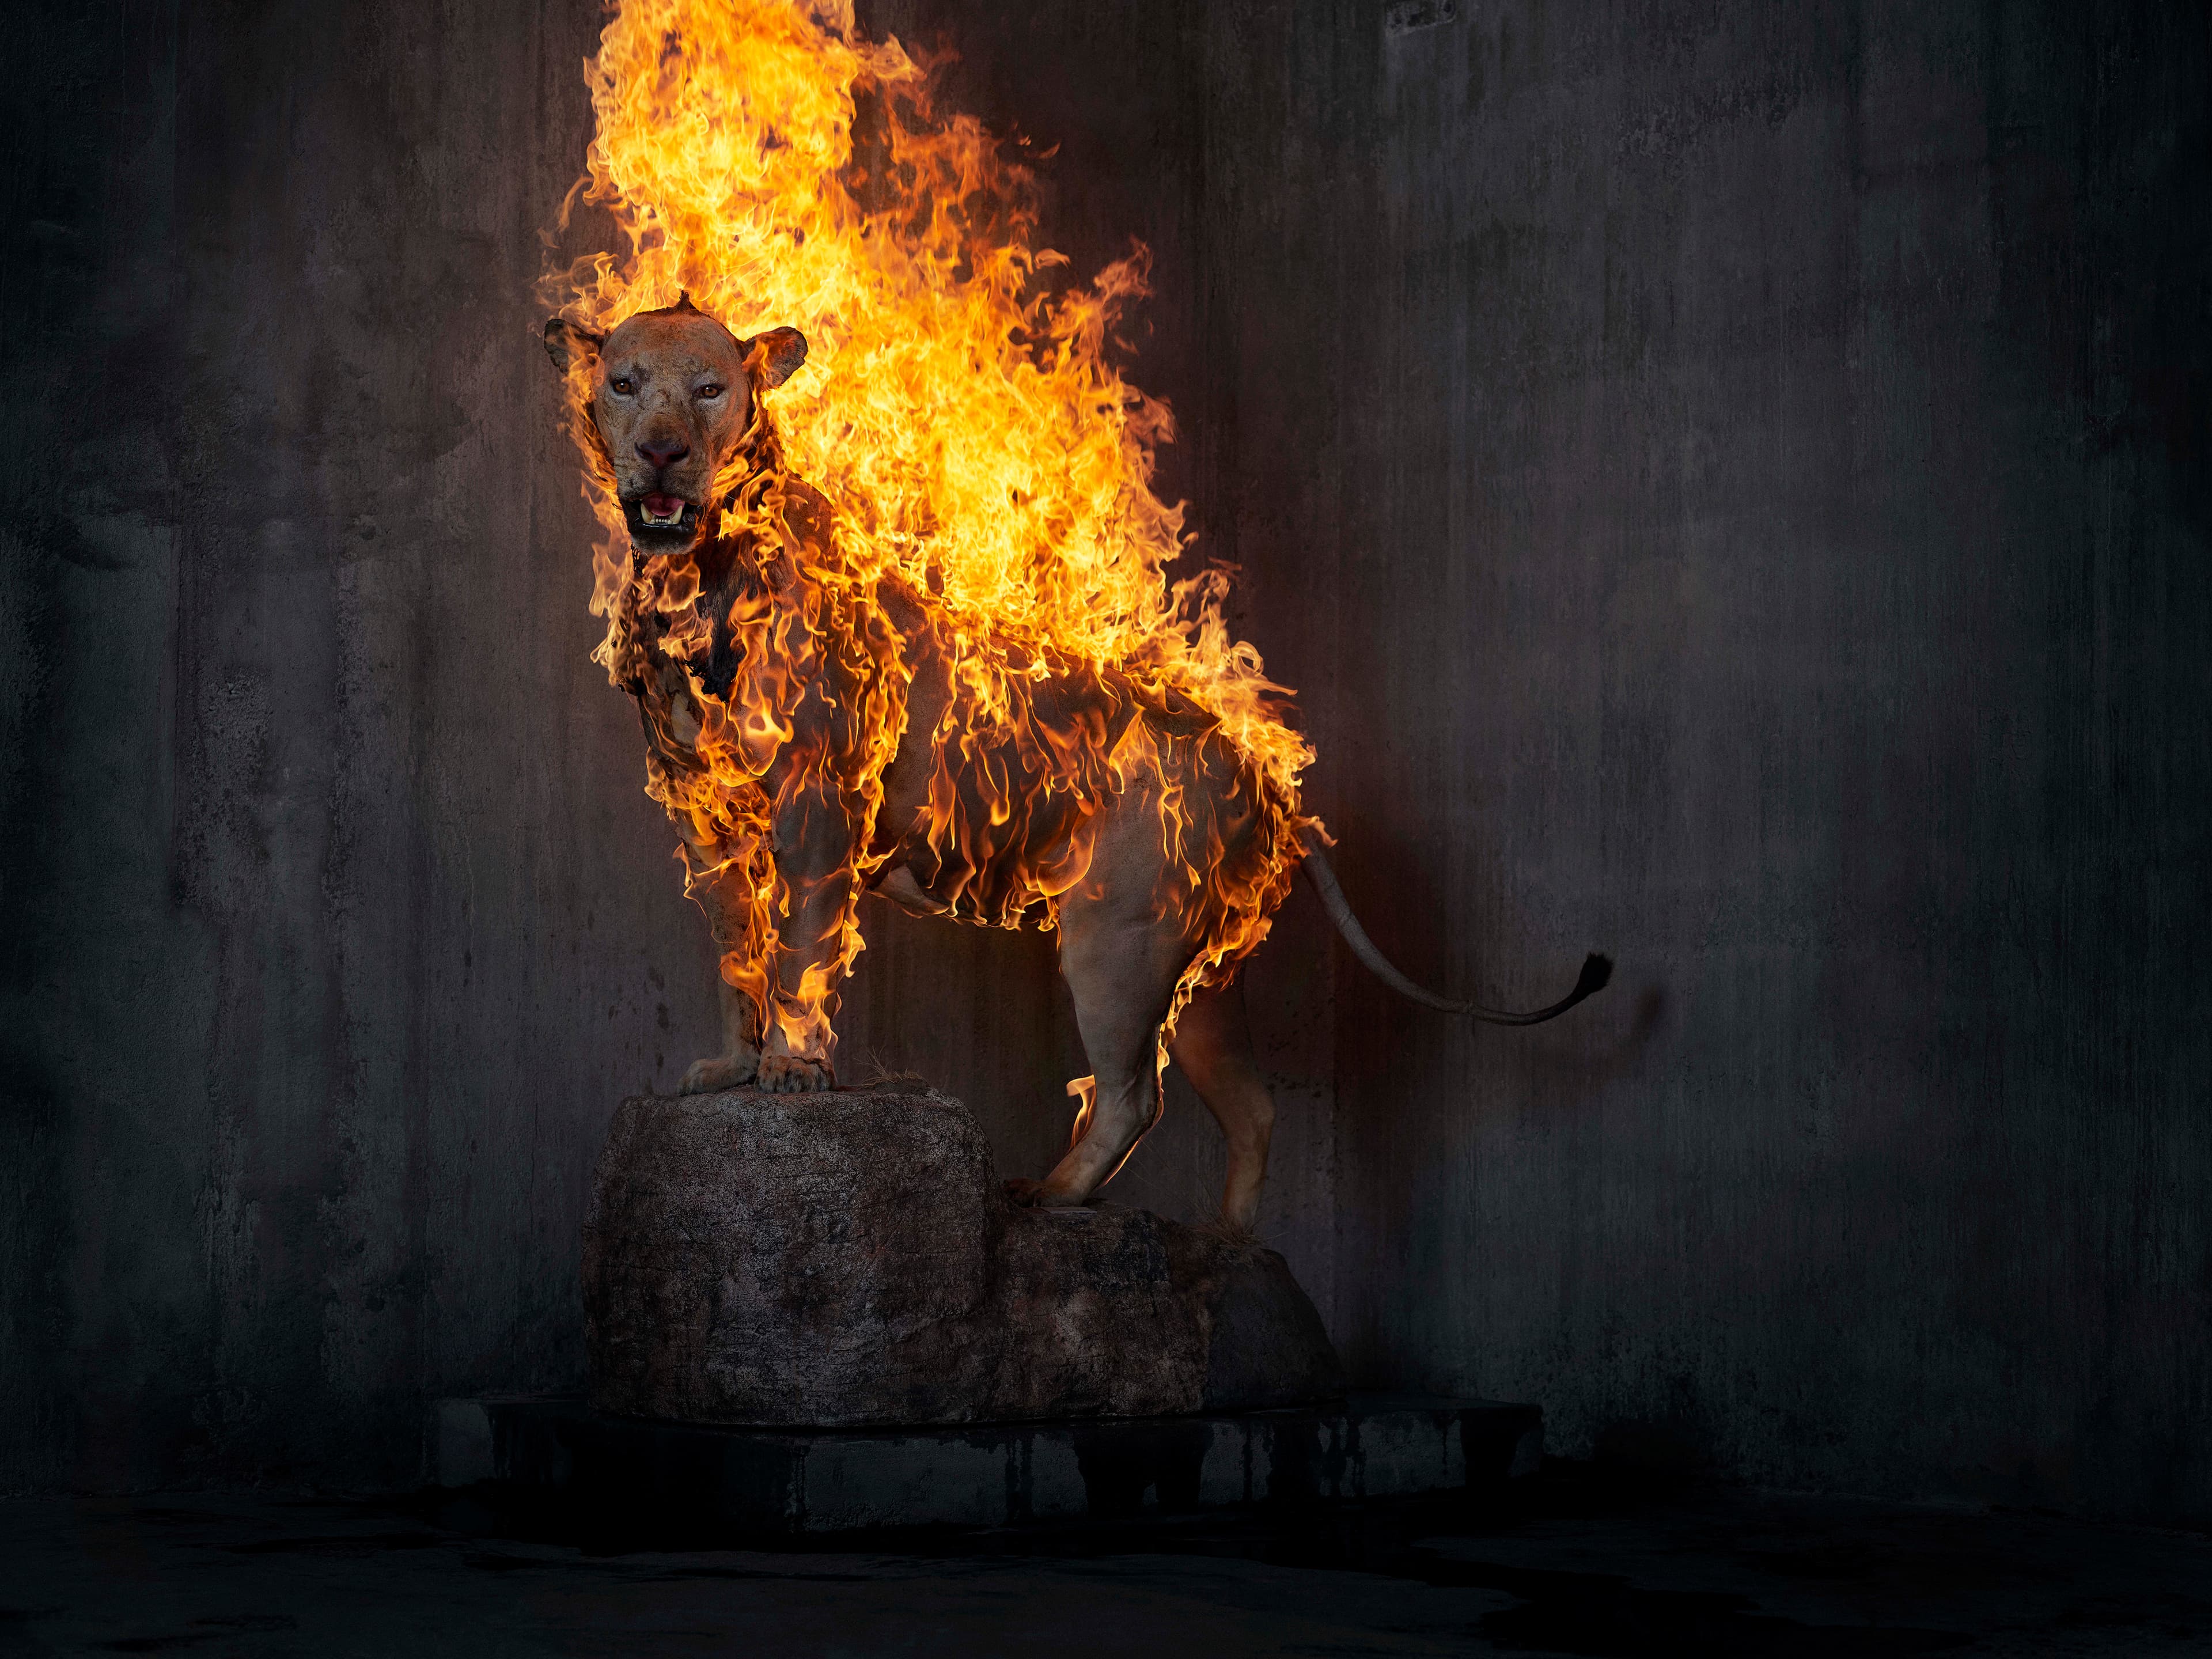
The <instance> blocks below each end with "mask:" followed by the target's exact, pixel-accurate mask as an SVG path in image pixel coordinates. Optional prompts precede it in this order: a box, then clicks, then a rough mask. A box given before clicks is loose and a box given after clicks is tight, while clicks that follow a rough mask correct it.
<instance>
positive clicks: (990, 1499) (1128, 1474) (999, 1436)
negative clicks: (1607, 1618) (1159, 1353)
mask: <svg viewBox="0 0 2212 1659" xmlns="http://www.w3.org/2000/svg"><path fill="white" fill-rule="evenodd" d="M431 1428H432V1434H431V1447H432V1461H433V1464H434V1468H433V1470H432V1475H433V1479H434V1480H435V1482H436V1483H437V1484H439V1485H441V1486H471V1485H473V1484H475V1483H477V1482H479V1481H486V1480H490V1481H499V1482H502V1483H507V1484H508V1485H510V1486H514V1487H519V1488H521V1489H524V1490H526V1491H528V1492H534V1493H537V1494H538V1495H540V1496H542V1497H544V1498H553V1499H556V1500H558V1499H561V1498H566V1499H568V1500H569V1501H572V1502H574V1503H575V1504H578V1505H579V1506H580V1509H581V1510H583V1511H584V1512H586V1513H587V1514H590V1515H592V1516H598V1517H601V1518H603V1519H605V1518H609V1517H621V1516H647V1517H650V1518H651V1519H652V1520H653V1522H654V1523H655V1524H656V1525H659V1526H662V1527H666V1526H669V1525H671V1524H673V1525H677V1526H684V1525H690V1526H699V1527H702V1528H713V1527H721V1528H729V1529H732V1530H734V1531H740V1532H757V1533H766V1534H798V1533H821V1532H840V1531H852V1530H867V1529H872V1528H897V1527H917V1526H1008V1525H1021V1524H1024V1523H1027V1522H1048V1521H1080V1520H1086V1519H1087V1520H1110V1519H1116V1518H1121V1517H1126V1516H1136V1515H1143V1514H1152V1513H1168V1514H1172V1513H1176V1512H1179V1511H1191V1510H1202V1509H1210V1508H1217V1507H1225V1506H1233V1505H1240V1504H1268V1505H1278V1504H1298V1503H1310V1502H1316V1501H1324V1500H1328V1499H1341V1498H1383V1497H1395V1496H1404V1495H1410V1494H1413V1493H1419V1492H1451V1491H1464V1492H1473V1493H1475V1494H1478V1495H1479V1494H1480V1493H1482V1492H1485V1491H1495V1490H1498V1489H1499V1488H1502V1487H1503V1486H1504V1483H1505V1482H1506V1480H1508V1479H1510V1478H1511V1477H1513V1476H1516V1475H1522V1474H1534V1472H1535V1470H1536V1468H1537V1465H1538V1463H1539V1462H1540V1461H1541V1454H1542V1450H1543V1416H1542V1413H1541V1412H1539V1411H1538V1410H1537V1408H1536V1407H1534V1406H1508V1405H1497V1404H1491V1403H1486V1402H1480V1401H1450V1400H1434V1399H1420V1398H1407V1397H1397V1396H1389V1395H1365V1396H1361V1395H1354V1396H1352V1398H1351V1399H1349V1400H1347V1401H1343V1402H1341V1403H1340V1404H1337V1405H1334V1406H1330V1407H1320V1408H1307V1409H1304V1410H1284V1411H1261V1412H1249V1413H1237V1414H1234V1415H1223V1416H1199V1417H1174V1418H1152V1419H1103V1420H1097V1421H1090V1422H1073V1423H1012V1424H994V1425H979V1426H976V1427H972V1428H967V1429H958V1430H954V1429H937V1430H919V1431H917V1430H824V1431H812V1432H803V1433H794V1432H790V1431H769V1430H760V1429H722V1428H710V1427H703V1426H698V1425H683V1424H672V1423H645V1422H639V1421H636V1420H635V1419H628V1418H621V1417H612V1416H609V1415H607V1414H605V1413H599V1412H594V1411H592V1409H591V1408H590V1407H588V1406H586V1404H585V1403H584V1402H583V1401H576V1400H547V1399H529V1398H506V1399H488V1400H448V1401H441V1402H440V1403H439V1405H438V1407H437V1409H436V1414H435V1419H434V1420H433V1423H432V1425H431Z"/></svg>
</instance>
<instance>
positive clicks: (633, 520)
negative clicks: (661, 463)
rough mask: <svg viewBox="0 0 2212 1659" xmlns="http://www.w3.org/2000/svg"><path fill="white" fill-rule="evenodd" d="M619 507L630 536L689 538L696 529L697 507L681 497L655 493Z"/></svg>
mask: <svg viewBox="0 0 2212 1659" xmlns="http://www.w3.org/2000/svg"><path fill="white" fill-rule="evenodd" d="M623 508H624V510H625V511H626V512H627V513H629V527H630V532H631V533H632V534H633V535H643V536H647V537H651V538H654V539H659V538H662V537H666V536H684V537H689V536H690V535H691V534H692V533H693V532H695V531H696V530H697V529H698V527H699V508H698V507H697V506H696V504H695V503H693V502H690V501H685V500H684V498H683V497H682V496H681V495H665V494H662V493H661V492H659V491H657V490H656V491H654V492H653V493H651V494H649V495H640V496H638V497H637V498H636V499H635V500H633V501H625V502H624V503H623Z"/></svg>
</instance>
